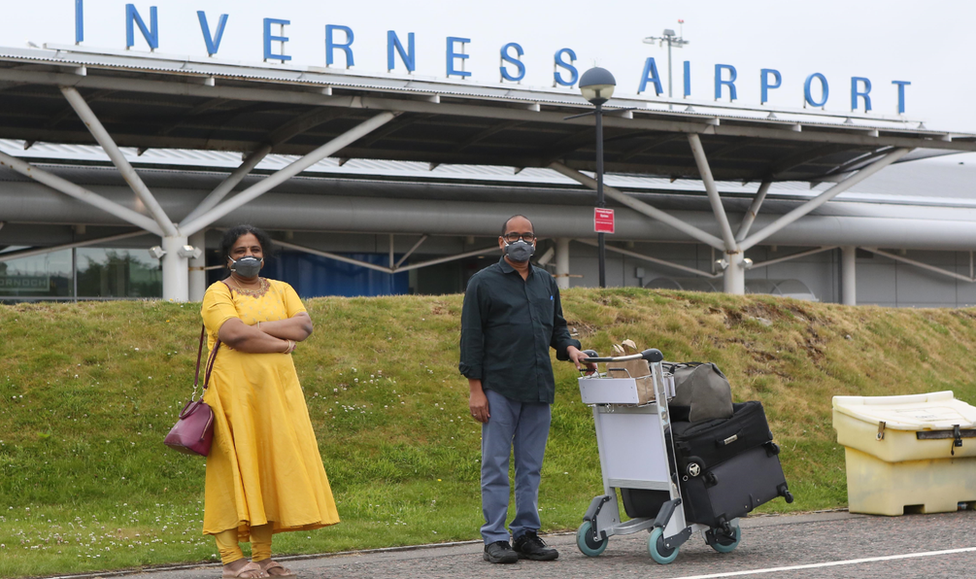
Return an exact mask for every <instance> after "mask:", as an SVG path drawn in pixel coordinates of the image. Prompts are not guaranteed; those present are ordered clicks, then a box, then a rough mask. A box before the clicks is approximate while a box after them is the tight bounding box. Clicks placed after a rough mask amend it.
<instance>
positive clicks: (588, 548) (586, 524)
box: [576, 521, 610, 557]
mask: <svg viewBox="0 0 976 579" xmlns="http://www.w3.org/2000/svg"><path fill="white" fill-rule="evenodd" d="M609 542H610V540H609V539H601V540H599V541H594V540H593V523H591V522H590V521H583V524H582V525H580V528H579V530H577V531H576V546H577V547H579V550H580V553H583V554H584V555H586V556H587V557H598V556H599V555H600V553H603V550H604V549H606V548H607V543H609Z"/></svg>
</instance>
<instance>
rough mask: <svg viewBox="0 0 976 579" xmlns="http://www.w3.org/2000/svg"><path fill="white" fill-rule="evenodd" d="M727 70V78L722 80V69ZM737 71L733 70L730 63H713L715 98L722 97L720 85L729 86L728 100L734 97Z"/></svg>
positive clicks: (732, 99)
mask: <svg viewBox="0 0 976 579" xmlns="http://www.w3.org/2000/svg"><path fill="white" fill-rule="evenodd" d="M723 70H727V71H729V80H722V71H723ZM738 76H739V75H738V73H736V72H735V67H734V66H732V65H731V64H716V65H715V100H719V99H721V98H722V86H723V85H724V86H727V87H729V102H732V101H734V100H735V99H736V96H735V79H736V78H737V77H738Z"/></svg>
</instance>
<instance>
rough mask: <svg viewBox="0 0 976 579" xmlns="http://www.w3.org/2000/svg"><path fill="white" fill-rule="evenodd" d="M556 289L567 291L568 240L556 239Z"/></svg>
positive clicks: (565, 238)
mask: <svg viewBox="0 0 976 579" xmlns="http://www.w3.org/2000/svg"><path fill="white" fill-rule="evenodd" d="M556 287H558V288H559V289H561V290H564V289H569V238H568V237H558V238H556Z"/></svg>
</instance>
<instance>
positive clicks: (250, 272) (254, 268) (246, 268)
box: [230, 255, 264, 277]
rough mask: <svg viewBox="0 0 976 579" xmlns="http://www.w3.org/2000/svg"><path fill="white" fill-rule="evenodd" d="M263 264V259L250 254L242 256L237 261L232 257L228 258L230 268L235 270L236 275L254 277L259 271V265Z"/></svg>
mask: <svg viewBox="0 0 976 579" xmlns="http://www.w3.org/2000/svg"><path fill="white" fill-rule="evenodd" d="M262 265H264V260H263V259H258V258H256V257H254V256H252V255H248V256H247V257H242V258H240V259H238V260H237V261H235V260H234V258H233V257H232V258H230V270H231V271H233V272H236V273H237V275H239V276H241V277H254V276H256V275H257V274H258V272H260V271H261V266H262Z"/></svg>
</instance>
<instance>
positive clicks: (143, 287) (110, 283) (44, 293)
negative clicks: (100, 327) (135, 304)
mask: <svg viewBox="0 0 976 579" xmlns="http://www.w3.org/2000/svg"><path fill="white" fill-rule="evenodd" d="M16 249H21V248H13V247H10V248H7V250H8V251H12V250H16ZM0 255H2V253H0ZM162 295H163V275H162V270H161V266H160V262H159V260H158V259H153V258H152V257H150V256H149V255H148V252H147V251H146V250H144V249H131V250H130V249H111V248H101V247H79V248H75V249H62V250H59V251H52V252H49V253H45V254H41V255H34V256H30V257H22V258H17V259H11V260H8V261H0V300H3V301H20V300H33V299H118V298H121V299H133V298H159V297H162Z"/></svg>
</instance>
